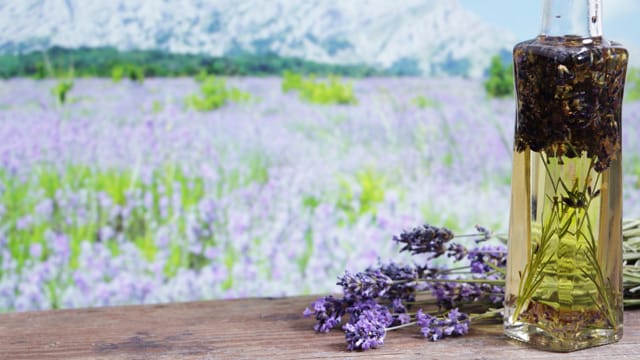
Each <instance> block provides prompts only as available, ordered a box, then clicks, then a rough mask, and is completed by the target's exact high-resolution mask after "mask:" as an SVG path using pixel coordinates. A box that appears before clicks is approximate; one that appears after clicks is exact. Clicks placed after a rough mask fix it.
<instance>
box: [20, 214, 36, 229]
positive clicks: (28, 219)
mask: <svg viewBox="0 0 640 360" xmlns="http://www.w3.org/2000/svg"><path fill="white" fill-rule="evenodd" d="M32 223H33V217H32V216H31V215H25V216H23V217H21V218H19V219H18V220H16V229H17V230H25V229H26V228H28V227H29V226H31V224H32Z"/></svg>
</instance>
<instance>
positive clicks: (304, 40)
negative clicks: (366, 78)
mask: <svg viewBox="0 0 640 360" xmlns="http://www.w3.org/2000/svg"><path fill="white" fill-rule="evenodd" d="M0 14H4V15H0V16H4V17H5V19H4V21H0V24H2V25H0V52H3V53H16V52H29V51H34V50H42V49H46V48H49V47H52V46H62V47H67V48H77V47H82V46H88V47H101V46H114V47H116V48H118V49H122V50H131V49H160V50H165V51H168V52H171V53H192V54H207V55H211V56H233V55H234V54H243V53H249V54H261V53H274V54H278V55H280V56H286V57H299V58H303V59H306V60H310V61H316V62H323V63H328V64H344V65H351V64H366V65H368V66H372V67H376V68H381V69H394V70H396V71H399V72H403V71H404V72H407V73H416V74H423V75H463V76H470V77H480V76H482V75H483V74H484V71H485V69H486V68H487V67H488V64H489V61H490V58H491V56H493V55H495V54H504V53H509V52H510V49H511V46H512V45H513V43H514V42H515V41H514V38H513V36H512V35H509V34H507V33H505V32H504V31H500V30H499V29H497V28H494V27H492V26H490V25H488V24H486V23H484V22H483V21H482V20H481V19H480V18H479V17H478V16H476V15H475V14H473V13H472V12H470V11H469V10H467V9H466V8H464V7H462V6H461V5H460V4H459V3H458V1H457V0H451V1H446V2H442V1H437V2H436V1H433V0H404V1H402V2H393V1H387V0H350V1H343V2H339V3H329V2H327V1H323V0H308V1H301V0H272V1H269V2H268V3H267V2H264V1H260V0H235V1H234V0H215V1H198V0H196V1H188V0H165V1H155V0H128V1H125V0H114V1H109V2H104V1H101V2H98V1H96V2H86V1H82V0H42V1H40V0H24V1H20V2H12V3H10V4H9V3H5V4H0Z"/></svg>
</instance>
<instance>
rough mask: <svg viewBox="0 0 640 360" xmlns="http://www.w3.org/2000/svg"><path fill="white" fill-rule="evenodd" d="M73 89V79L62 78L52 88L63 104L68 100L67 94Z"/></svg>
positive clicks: (52, 92)
mask: <svg viewBox="0 0 640 360" xmlns="http://www.w3.org/2000/svg"><path fill="white" fill-rule="evenodd" d="M71 89H73V79H61V80H59V81H58V83H57V84H56V86H54V87H53V88H52V89H51V94H53V96H55V98H56V100H57V101H58V103H59V104H61V105H63V104H64V103H66V101H67V94H68V93H69V91H71Z"/></svg>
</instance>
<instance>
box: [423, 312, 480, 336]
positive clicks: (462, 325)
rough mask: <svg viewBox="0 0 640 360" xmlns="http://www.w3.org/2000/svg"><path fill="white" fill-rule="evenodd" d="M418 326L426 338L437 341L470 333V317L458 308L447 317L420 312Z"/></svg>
mask: <svg viewBox="0 0 640 360" xmlns="http://www.w3.org/2000/svg"><path fill="white" fill-rule="evenodd" d="M416 319H417V325H418V326H419V327H420V328H421V331H422V334H423V335H424V337H425V338H427V339H429V340H431V341H437V340H440V339H442V338H444V337H447V336H459V335H465V334H467V333H468V332H469V325H470V323H471V321H470V320H469V315H467V314H465V313H461V312H460V311H459V310H458V309H457V308H456V309H452V310H451V311H449V313H448V315H447V316H446V317H438V316H433V315H429V314H425V313H423V312H422V310H418V313H417V314H416Z"/></svg>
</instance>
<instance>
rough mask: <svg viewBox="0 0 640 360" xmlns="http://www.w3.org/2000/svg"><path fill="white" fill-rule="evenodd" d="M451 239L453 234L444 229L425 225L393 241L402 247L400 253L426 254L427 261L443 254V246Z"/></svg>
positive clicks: (395, 237)
mask: <svg viewBox="0 0 640 360" xmlns="http://www.w3.org/2000/svg"><path fill="white" fill-rule="evenodd" d="M453 237H454V235H453V232H451V230H449V229H447V228H445V227H442V228H439V227H435V226H432V225H429V224H425V225H423V226H421V227H417V228H414V229H413V230H411V231H409V232H406V231H404V232H402V234H400V235H399V236H394V237H393V241H395V242H397V243H400V244H403V245H404V246H403V247H402V249H400V252H402V251H409V252H411V254H413V255H415V254H427V255H428V257H429V259H433V258H437V257H439V256H441V255H442V254H444V253H445V251H446V248H445V244H446V243H447V242H449V241H450V240H451V239H453Z"/></svg>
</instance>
